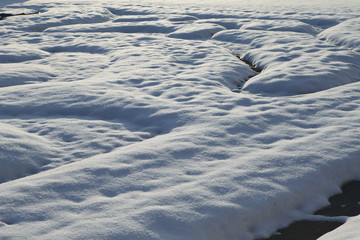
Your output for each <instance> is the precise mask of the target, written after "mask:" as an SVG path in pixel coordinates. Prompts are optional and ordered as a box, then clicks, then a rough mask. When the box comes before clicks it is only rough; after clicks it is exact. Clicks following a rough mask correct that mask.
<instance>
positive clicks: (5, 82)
mask: <svg viewBox="0 0 360 240" xmlns="http://www.w3.org/2000/svg"><path fill="white" fill-rule="evenodd" d="M0 69H1V71H2V72H1V75H0V87H9V86H14V85H22V84H29V83H35V82H46V81H49V80H50V79H51V78H54V77H55V74H54V73H53V72H54V70H53V69H52V68H51V67H49V66H43V65H40V64H23V63H21V64H19V63H18V64H15V63H2V64H0Z"/></svg>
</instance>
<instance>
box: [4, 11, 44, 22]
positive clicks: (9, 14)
mask: <svg viewBox="0 0 360 240" xmlns="http://www.w3.org/2000/svg"><path fill="white" fill-rule="evenodd" d="M38 13H39V12H33V13H17V14H13V13H0V21H1V20H4V19H5V18H7V17H14V16H24V15H33V14H38Z"/></svg>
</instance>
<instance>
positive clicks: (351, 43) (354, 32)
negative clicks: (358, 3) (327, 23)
mask: <svg viewBox="0 0 360 240" xmlns="http://www.w3.org/2000/svg"><path fill="white" fill-rule="evenodd" d="M319 37H320V38H321V39H325V40H327V41H329V42H331V43H335V44H337V45H339V46H344V47H348V48H351V49H354V50H356V51H358V52H359V51H360V18H354V19H349V20H346V21H344V22H342V23H340V24H338V25H336V26H334V27H331V28H328V29H326V30H325V31H323V32H321V33H320V34H319Z"/></svg>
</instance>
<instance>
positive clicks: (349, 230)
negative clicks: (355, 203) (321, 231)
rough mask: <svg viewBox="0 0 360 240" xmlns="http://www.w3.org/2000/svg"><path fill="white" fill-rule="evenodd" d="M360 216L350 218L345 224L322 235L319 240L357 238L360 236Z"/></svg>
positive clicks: (349, 239)
mask: <svg viewBox="0 0 360 240" xmlns="http://www.w3.org/2000/svg"><path fill="white" fill-rule="evenodd" d="M359 226H360V216H357V217H351V218H349V219H348V220H347V221H346V223H345V224H343V225H342V226H340V227H338V228H337V229H335V230H334V231H332V232H329V233H327V234H325V235H324V236H322V237H320V238H319V240H344V239H346V240H357V239H359V236H360V230H359Z"/></svg>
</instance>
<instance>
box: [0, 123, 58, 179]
mask: <svg viewBox="0 0 360 240" xmlns="http://www.w3.org/2000/svg"><path fill="white" fill-rule="evenodd" d="M55 154H56V150H54V148H53V147H52V146H51V144H49V143H48V142H47V141H46V139H43V138H41V137H39V136H34V135H32V134H29V133H27V132H25V131H21V130H19V129H18V128H16V127H14V126H12V125H11V124H5V123H1V124H0V162H1V168H0V183H1V182H3V181H8V180H12V179H17V178H20V177H24V176H26V175H31V174H34V173H36V172H38V171H39V170H40V169H41V167H43V166H44V165H46V164H48V163H49V162H50V161H49V160H48V159H49V158H55Z"/></svg>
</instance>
